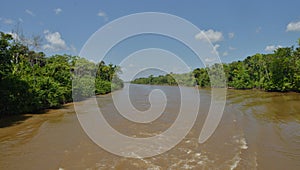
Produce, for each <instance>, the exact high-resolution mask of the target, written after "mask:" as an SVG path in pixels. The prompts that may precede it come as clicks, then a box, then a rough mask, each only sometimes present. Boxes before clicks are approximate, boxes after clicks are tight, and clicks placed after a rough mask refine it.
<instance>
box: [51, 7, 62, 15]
mask: <svg viewBox="0 0 300 170" xmlns="http://www.w3.org/2000/svg"><path fill="white" fill-rule="evenodd" d="M53 11H54V13H55V14H56V15H58V14H59V13H61V12H62V9H61V8H56V9H54V10H53Z"/></svg>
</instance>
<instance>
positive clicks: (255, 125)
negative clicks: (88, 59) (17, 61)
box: [0, 85, 300, 169]
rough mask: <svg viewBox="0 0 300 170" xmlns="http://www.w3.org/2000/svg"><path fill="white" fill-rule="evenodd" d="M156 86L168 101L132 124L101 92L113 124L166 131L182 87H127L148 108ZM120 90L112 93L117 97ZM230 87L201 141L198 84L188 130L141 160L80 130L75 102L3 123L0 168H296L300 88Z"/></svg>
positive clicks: (205, 92)
mask: <svg viewBox="0 0 300 170" xmlns="http://www.w3.org/2000/svg"><path fill="white" fill-rule="evenodd" d="M126 88H128V87H127V86H126V87H125V89H126ZM157 88H158V89H160V90H162V91H164V92H165V94H166V97H167V99H168V100H167V101H168V102H167V107H166V109H165V111H164V113H163V115H162V116H160V117H159V118H158V119H157V120H155V121H153V122H151V123H149V124H141V123H133V122H130V121H128V120H126V119H125V118H124V117H123V116H121V115H119V114H118V111H117V110H116V108H115V107H114V104H113V101H112V97H111V94H108V95H103V96H98V97H97V101H98V104H99V106H100V108H101V111H102V113H103V115H104V117H105V118H106V119H107V121H108V122H109V123H110V125H111V126H112V127H114V128H115V129H116V130H117V131H119V132H120V133H123V134H125V135H128V136H133V137H150V136H154V135H157V134H160V133H162V132H163V131H165V130H166V129H167V128H169V127H170V126H171V125H172V123H173V122H174V120H175V119H176V117H177V115H178V112H179V108H180V93H179V88H178V87H170V86H148V85H132V86H131V87H130V90H131V91H132V93H131V96H130V97H131V102H132V104H133V105H134V106H135V107H136V108H137V109H139V110H142V111H145V110H147V109H149V107H150V103H149V100H148V95H149V92H150V91H151V90H153V89H157ZM186 89H187V90H189V91H190V92H193V91H195V90H196V89H195V88H186ZM123 90H124V89H123ZM123 90H120V91H116V92H114V93H115V94H116V96H118V94H120V95H121V94H122V93H123V92H124V91H123ZM227 93H228V94H227V103H226V107H225V110H224V114H223V118H222V120H221V122H220V124H219V126H218V128H217V130H216V131H215V133H214V134H213V136H212V137H211V138H209V140H208V141H206V142H205V143H204V144H199V143H198V137H199V134H200V131H201V128H202V126H203V123H204V120H205V118H206V115H207V112H208V109H209V106H210V90H209V89H201V90H200V98H201V104H200V109H199V114H198V118H197V120H196V123H195V125H194V127H193V128H192V130H191V131H190V132H189V134H188V135H187V136H186V137H185V138H184V139H183V140H182V141H181V142H180V143H179V144H178V145H176V146H175V147H174V148H173V149H171V150H170V151H168V152H166V153H163V154H161V155H158V156H155V157H150V158H144V159H133V158H124V157H120V156H116V155H113V154H111V153H109V152H107V151H105V150H103V149H101V148H100V147H98V146H97V145H96V144H94V143H93V142H92V141H91V140H90V139H89V138H88V136H87V135H86V134H85V132H84V131H83V130H82V128H81V126H80V124H79V122H78V120H77V117H76V114H75V112H74V108H73V106H72V105H68V106H66V107H64V108H62V109H59V110H52V111H50V112H51V113H49V114H43V115H33V116H32V117H31V118H29V119H27V120H26V121H24V123H21V124H17V125H11V126H9V127H3V128H0V169H59V168H63V169H299V168H300V94H299V93H267V92H262V91H258V90H242V91H238V90H228V92H227ZM190 100H193V99H190ZM79 104H80V103H79ZM186 114H189V113H186ZM49 115H51V116H49ZM112 142H114V141H112ZM137 149H138V148H137Z"/></svg>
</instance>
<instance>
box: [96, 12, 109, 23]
mask: <svg viewBox="0 0 300 170" xmlns="http://www.w3.org/2000/svg"><path fill="white" fill-rule="evenodd" d="M97 15H98V16H99V17H102V18H103V19H104V21H108V17H107V15H106V13H105V12H104V11H99V12H98V14H97Z"/></svg>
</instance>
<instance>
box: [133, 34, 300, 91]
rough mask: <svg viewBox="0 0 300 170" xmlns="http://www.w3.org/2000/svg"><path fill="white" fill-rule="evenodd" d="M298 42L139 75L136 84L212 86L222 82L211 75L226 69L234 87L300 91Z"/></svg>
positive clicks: (228, 80)
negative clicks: (183, 69)
mask: <svg viewBox="0 0 300 170" xmlns="http://www.w3.org/2000/svg"><path fill="white" fill-rule="evenodd" d="M298 45H299V46H298V47H297V48H294V47H285V48H278V49H276V50H275V51H274V52H273V53H271V54H255V55H253V56H249V57H247V58H246V59H244V60H243V61H234V62H232V63H229V64H225V63H223V64H214V65H212V66H208V67H206V68H197V69H195V70H193V71H192V72H191V73H185V74H173V73H170V74H167V75H160V76H156V77H155V76H153V75H151V76H149V77H147V78H137V79H135V80H133V81H132V83H136V84H157V85H178V84H179V85H185V86H194V85H198V86H199V87H211V86H214V84H218V82H215V83H214V82H213V84H211V81H210V78H209V77H210V76H214V75H217V74H215V73H220V71H221V70H224V73H225V79H226V82H227V87H230V88H235V89H252V88H257V89H262V90H266V91H281V92H287V91H296V92H300V39H299V40H298ZM209 75H210V76H209ZM216 80H217V79H216Z"/></svg>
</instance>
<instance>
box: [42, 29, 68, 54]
mask: <svg viewBox="0 0 300 170" xmlns="http://www.w3.org/2000/svg"><path fill="white" fill-rule="evenodd" d="M44 34H45V39H46V41H47V44H45V45H43V49H45V50H50V51H59V50H67V49H69V48H68V46H67V45H66V42H65V41H64V40H63V39H62V38H61V35H60V33H59V32H53V33H52V32H50V31H49V30H44Z"/></svg>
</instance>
